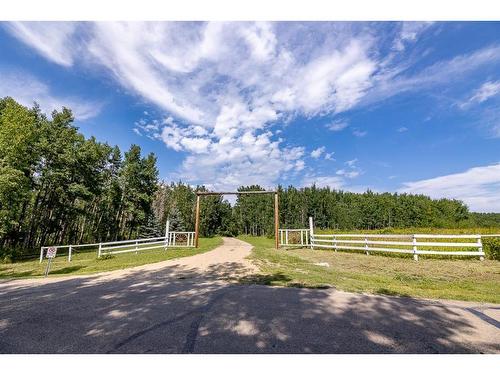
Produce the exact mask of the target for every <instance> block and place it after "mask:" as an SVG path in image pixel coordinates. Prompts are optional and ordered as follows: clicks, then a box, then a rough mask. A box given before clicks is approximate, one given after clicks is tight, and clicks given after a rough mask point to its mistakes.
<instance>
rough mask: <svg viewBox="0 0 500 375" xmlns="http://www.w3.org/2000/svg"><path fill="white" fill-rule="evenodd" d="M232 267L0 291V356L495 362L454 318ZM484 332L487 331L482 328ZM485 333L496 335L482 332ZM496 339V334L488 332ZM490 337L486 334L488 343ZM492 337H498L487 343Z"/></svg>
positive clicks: (431, 308)
mask: <svg viewBox="0 0 500 375" xmlns="http://www.w3.org/2000/svg"><path fill="white" fill-rule="evenodd" d="M273 280H280V281H289V280H287V278H286V276H284V275H282V274H275V275H252V276H248V275H247V274H246V273H245V270H244V269H243V268H242V266H241V265H240V264H239V263H223V264H220V265H218V266H212V267H210V268H209V269H208V271H197V270H192V269H186V268H183V267H181V266H171V267H168V268H164V269H161V270H154V271H144V270H136V271H130V272H126V273H124V274H123V275H122V276H120V277H118V278H117V277H116V276H113V278H111V277H110V276H98V275H96V276H90V277H85V278H76V279H69V280H60V281H55V282H51V283H48V284H43V285H31V286H23V287H19V286H15V284H12V283H4V284H0V352H2V353H469V352H482V351H484V352H498V351H499V350H500V348H499V345H498V340H496V341H495V340H494V339H493V340H492V339H491V337H495V331H494V332H493V334H492V336H491V337H490V336H488V337H489V338H488V337H486V336H482V335H481V334H479V333H477V327H476V326H474V324H475V323H474V324H473V323H471V322H472V321H473V318H474V317H473V316H472V314H471V313H470V312H467V311H466V310H465V309H463V308H456V307H453V306H448V305H447V304H441V303H434V302H430V301H420V300H413V299H410V298H398V297H387V296H371V295H360V294H349V293H343V292H338V291H335V290H332V289H329V290H321V289H305V288H279V287H269V286H265V285H256V284H268V283H270V282H272V281H273ZM489 326H491V324H490V325H489ZM491 329H493V330H495V329H497V328H495V327H492V326H491ZM496 332H498V331H496ZM489 334H490V333H489ZM497 336H498V335H497Z"/></svg>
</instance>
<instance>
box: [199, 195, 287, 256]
mask: <svg viewBox="0 0 500 375" xmlns="http://www.w3.org/2000/svg"><path fill="white" fill-rule="evenodd" d="M241 194H274V246H275V248H276V249H278V247H279V238H278V237H279V207H278V205H279V203H278V192H277V191H274V190H254V191H224V192H215V191H197V192H196V217H195V222H194V243H195V246H196V247H198V234H199V226H200V198H201V197H202V196H206V195H241Z"/></svg>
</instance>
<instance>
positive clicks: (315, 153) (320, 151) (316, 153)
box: [311, 146, 326, 159]
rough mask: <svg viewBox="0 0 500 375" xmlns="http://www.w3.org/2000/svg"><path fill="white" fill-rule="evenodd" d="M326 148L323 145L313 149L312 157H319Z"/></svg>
mask: <svg viewBox="0 0 500 375" xmlns="http://www.w3.org/2000/svg"><path fill="white" fill-rule="evenodd" d="M325 150H326V148H325V147H324V146H323V147H318V148H317V149H315V150H313V151H312V152H311V157H312V158H314V159H319V158H320V157H321V155H322V154H323V153H324V152H325Z"/></svg>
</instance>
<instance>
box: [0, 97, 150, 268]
mask: <svg viewBox="0 0 500 375" xmlns="http://www.w3.org/2000/svg"><path fill="white" fill-rule="evenodd" d="M73 121H74V118H73V115H72V113H71V111H70V110H69V109H66V108H63V109H62V110H61V111H54V112H53V113H52V116H51V118H50V119H49V118H47V116H45V115H44V114H43V113H42V112H41V111H40V108H39V107H38V106H37V105H35V106H34V107H33V108H26V107H24V106H22V105H20V104H19V103H17V102H16V101H14V100H13V99H11V98H8V97H7V98H3V99H0V249H1V252H2V253H0V255H3V256H4V257H5V256H10V257H13V258H15V257H21V256H23V255H26V253H28V255H29V253H33V250H34V249H36V248H39V247H40V246H42V245H48V244H64V243H84V242H96V241H108V240H119V239H126V238H131V237H136V236H140V235H141V234H142V233H141V231H144V230H147V228H148V225H150V223H151V221H154V218H153V211H152V203H153V199H154V193H155V192H156V190H157V185H158V169H157V166H156V157H155V155H154V154H152V153H151V154H149V155H147V156H142V155H141V149H140V147H139V146H136V145H132V146H131V147H130V149H129V150H128V151H127V152H125V154H124V156H122V153H121V151H120V149H119V148H118V147H117V146H114V147H112V146H110V145H108V144H106V143H101V142H98V141H96V139H95V138H94V137H90V138H89V139H86V138H85V137H84V136H83V135H82V134H81V133H79V132H78V129H77V128H76V127H75V126H74V125H73Z"/></svg>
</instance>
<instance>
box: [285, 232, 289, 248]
mask: <svg viewBox="0 0 500 375" xmlns="http://www.w3.org/2000/svg"><path fill="white" fill-rule="evenodd" d="M285 245H288V230H286V229H285Z"/></svg>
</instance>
